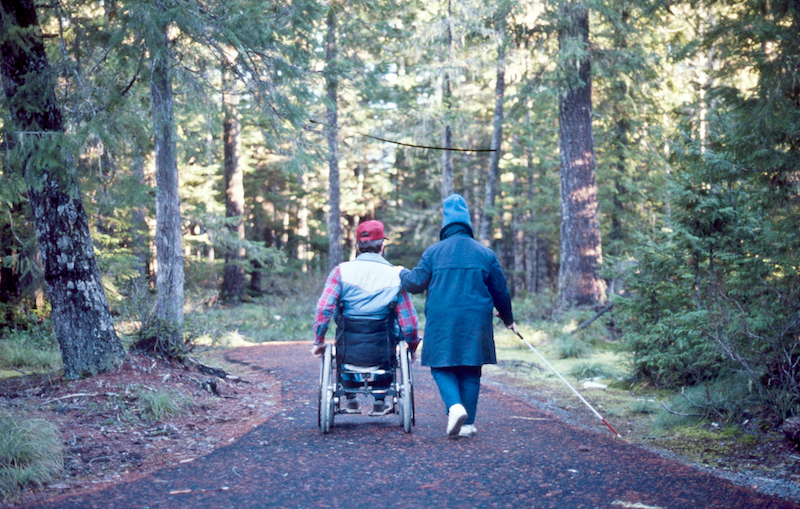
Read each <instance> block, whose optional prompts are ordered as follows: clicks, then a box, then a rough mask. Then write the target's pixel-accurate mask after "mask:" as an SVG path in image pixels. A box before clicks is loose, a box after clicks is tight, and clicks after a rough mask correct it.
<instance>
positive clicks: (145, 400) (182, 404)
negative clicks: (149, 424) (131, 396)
mask: <svg viewBox="0 0 800 509" xmlns="http://www.w3.org/2000/svg"><path fill="white" fill-rule="evenodd" d="M138 398H139V403H140V411H141V413H142V415H143V416H145V417H148V418H152V419H153V420H156V421H159V420H162V419H165V418H168V417H173V416H176V415H182V414H183V413H184V412H186V411H188V410H189V409H190V408H191V406H192V405H191V402H189V401H187V400H186V399H184V398H183V397H181V396H180V395H178V394H177V393H175V392H173V391H156V392H151V391H147V390H141V391H140V392H139V394H138Z"/></svg>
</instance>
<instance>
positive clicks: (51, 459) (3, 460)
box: [0, 411, 63, 499]
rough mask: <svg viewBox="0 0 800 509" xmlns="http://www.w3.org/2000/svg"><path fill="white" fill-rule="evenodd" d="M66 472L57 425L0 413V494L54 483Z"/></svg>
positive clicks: (5, 495) (8, 494)
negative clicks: (63, 470)
mask: <svg viewBox="0 0 800 509" xmlns="http://www.w3.org/2000/svg"><path fill="white" fill-rule="evenodd" d="M62 469H63V446H62V444H61V436H60V435H59V434H58V429H57V427H56V425H55V424H54V423H52V422H48V421H44V420H42V419H34V418H30V417H27V416H24V415H19V414H14V413H9V412H6V411H3V412H0V495H2V497H3V498H4V499H6V498H7V497H13V495H14V494H15V493H16V492H18V490H20V489H24V488H28V487H35V486H42V485H44V484H47V483H49V482H52V481H53V480H54V479H56V478H57V477H58V475H59V474H60V473H61V471H62Z"/></svg>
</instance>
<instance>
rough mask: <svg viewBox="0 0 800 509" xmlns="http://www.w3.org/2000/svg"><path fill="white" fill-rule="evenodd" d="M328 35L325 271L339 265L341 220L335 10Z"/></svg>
mask: <svg viewBox="0 0 800 509" xmlns="http://www.w3.org/2000/svg"><path fill="white" fill-rule="evenodd" d="M326 20H327V21H326V23H327V27H328V31H327V33H326V34H325V66H326V70H327V77H326V80H327V83H326V89H327V94H328V108H327V114H328V115H327V120H328V126H329V127H328V128H327V129H328V171H329V177H328V181H329V187H330V190H329V192H330V201H329V205H330V212H329V214H328V231H329V232H330V239H329V242H330V243H329V246H328V269H329V270H333V268H334V267H336V266H337V265H339V264H340V263H342V256H343V254H342V219H341V215H342V212H341V205H340V202H341V200H340V190H339V136H338V131H337V130H336V126H337V124H338V122H339V112H338V108H339V106H338V103H339V81H338V77H337V76H336V69H335V67H336V66H335V62H336V12H335V11H334V6H333V5H331V7H330V8H329V9H328V17H327V18H326Z"/></svg>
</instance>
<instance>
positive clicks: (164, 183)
mask: <svg viewBox="0 0 800 509" xmlns="http://www.w3.org/2000/svg"><path fill="white" fill-rule="evenodd" d="M159 8H162V9H163V6H161V5H160V4H159ZM148 42H149V43H150V44H149V46H150V48H149V49H150V58H151V62H150V65H151V77H150V96H151V97H150V101H151V114H152V116H153V131H154V135H153V138H154V141H155V159H156V223H157V225H156V256H157V262H158V269H157V270H158V272H157V276H156V288H157V298H156V316H155V317H156V321H157V322H158V323H157V325H158V327H157V328H156V330H157V334H158V338H155V339H157V342H156V344H155V345H153V347H154V348H155V349H156V350H157V351H159V352H160V353H162V354H165V355H168V356H173V355H181V354H182V353H183V352H184V350H185V345H184V342H183V321H184V318H183V304H184V283H185V279H184V271H183V251H182V249H181V202H180V195H179V194H178V161H177V159H176V156H175V120H174V116H173V98H172V78H171V77H170V71H169V64H170V57H169V40H168V35H167V25H166V23H164V24H162V25H161V26H160V27H159V33H157V34H156V35H155V36H154V37H153V40H151V41H148ZM151 339H152V338H151Z"/></svg>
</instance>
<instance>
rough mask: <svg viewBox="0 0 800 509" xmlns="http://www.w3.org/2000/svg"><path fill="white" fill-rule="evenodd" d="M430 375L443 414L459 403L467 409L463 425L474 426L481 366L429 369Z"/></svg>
mask: <svg viewBox="0 0 800 509" xmlns="http://www.w3.org/2000/svg"><path fill="white" fill-rule="evenodd" d="M431 375H432V376H433V379H434V380H435V381H436V385H438V386H439V394H440V395H441V396H442V400H444V406H445V412H446V411H447V410H448V409H449V408H450V407H451V406H453V405H455V404H458V403H460V404H462V405H464V408H466V409H467V420H466V421H464V424H474V423H475V412H476V411H477V409H478V393H479V392H480V389H481V366H453V367H448V368H431Z"/></svg>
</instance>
